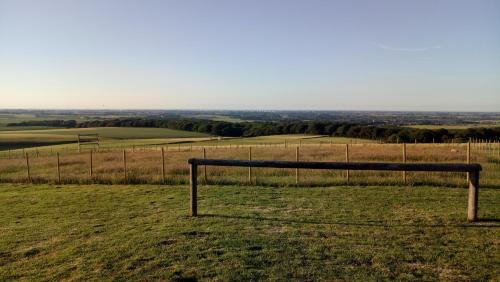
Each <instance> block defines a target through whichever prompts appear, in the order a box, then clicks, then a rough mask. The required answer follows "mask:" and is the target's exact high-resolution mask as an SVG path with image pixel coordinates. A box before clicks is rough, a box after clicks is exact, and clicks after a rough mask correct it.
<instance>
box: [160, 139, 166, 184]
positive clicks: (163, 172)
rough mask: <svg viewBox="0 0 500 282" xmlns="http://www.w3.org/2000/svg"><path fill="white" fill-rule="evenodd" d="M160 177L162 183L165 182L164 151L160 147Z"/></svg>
mask: <svg viewBox="0 0 500 282" xmlns="http://www.w3.org/2000/svg"><path fill="white" fill-rule="evenodd" d="M161 179H162V181H163V184H165V151H164V150H163V147H161Z"/></svg>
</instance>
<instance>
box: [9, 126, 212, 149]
mask: <svg viewBox="0 0 500 282" xmlns="http://www.w3.org/2000/svg"><path fill="white" fill-rule="evenodd" d="M78 134H99V136H100V138H101V139H102V140H103V141H104V142H103V143H104V144H105V143H113V144H114V143H133V141H127V142H123V141H122V140H133V139H141V140H142V141H137V142H136V144H144V143H148V144H152V143H153V144H154V143H155V142H156V141H148V140H147V139H170V138H201V137H208V136H209V135H208V134H204V133H198V132H190V131H182V130H173V129H167V128H138V127H99V128H71V129H44V130H23V131H0V149H2V148H3V149H4V150H5V149H7V148H11V149H15V148H25V147H38V146H47V145H58V144H63V143H74V142H76V141H77V137H76V136H77V135H78ZM106 140H109V141H106ZM117 141H118V142H117ZM156 143H158V142H156ZM164 143H165V142H164ZM45 149H50V148H45ZM52 149H54V148H52Z"/></svg>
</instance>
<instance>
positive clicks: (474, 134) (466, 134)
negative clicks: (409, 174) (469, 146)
mask: <svg viewBox="0 0 500 282" xmlns="http://www.w3.org/2000/svg"><path fill="white" fill-rule="evenodd" d="M9 126H57V127H66V128H74V127H81V128H86V127H154V128H169V129H177V130H186V131H196V132H202V133H209V134H212V135H217V136H228V137H253V136H263V135H274V134H314V135H330V136H339V137H350V138H364V139H374V140H382V141H384V142H389V143H395V142H414V141H415V140H416V141H417V142H449V141H451V140H452V139H455V140H456V141H467V140H469V138H472V139H486V140H498V139H499V137H500V127H496V128H468V129H453V130H447V129H437V130H431V129H420V128H409V127H400V126H389V125H370V124H355V123H345V122H328V121H279V122H241V123H232V122H225V121H214V120H205V119H187V118H170V119H169V118H119V119H108V120H93V121H83V122H79V123H77V122H76V121H74V120H66V121H63V120H48V121H25V122H20V123H14V124H9Z"/></svg>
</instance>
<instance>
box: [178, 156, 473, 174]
mask: <svg viewBox="0 0 500 282" xmlns="http://www.w3.org/2000/svg"><path fill="white" fill-rule="evenodd" d="M188 163H190V164H195V165H211V166H240V167H272V168H303V169H342V170H345V169H350V170H390V171H448V172H475V171H481V169H482V168H481V165H480V164H462V163H358V162H350V163H345V162H293V161H258V160H255V161H248V160H220V159H189V160H188Z"/></svg>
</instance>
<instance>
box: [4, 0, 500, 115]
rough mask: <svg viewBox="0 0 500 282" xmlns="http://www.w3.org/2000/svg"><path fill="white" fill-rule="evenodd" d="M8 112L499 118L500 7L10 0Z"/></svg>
mask: <svg viewBox="0 0 500 282" xmlns="http://www.w3.org/2000/svg"><path fill="white" fill-rule="evenodd" d="M0 96H1V100H0V101H1V103H0V108H94V109H103V108H105V109H112V108H113V109H114V108H120V109H125V108H127V109H138V108H140V109H256V110H260V109H266V110H269V109H302V110H311V109H318V110H432V111H439V110H442V111H449V110H452V111H463V110H465V111H499V110H500V1H498V0H493V1H482V0H477V1H472V0H470V1H459V0H450V1H437V0H433V1H421V0H418V1H405V0H397V1H380V0H377V1H372V0H367V1H348V0H345V1H333V0H331V1H319V0H318V1H306V0H303V1H292V0H286V1H285V0H282V1H274V0H262V1H258V0H248V1H243V0H228V1H218V0H199V1H190V0H179V1H173V0H172V1H168V0H164V1H148V0H142V1H139V0H136V1H125V0H116V1H113V0H82V1H76V0H59V1H49V0H33V1H25V0H11V1H9V0H0Z"/></svg>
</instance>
